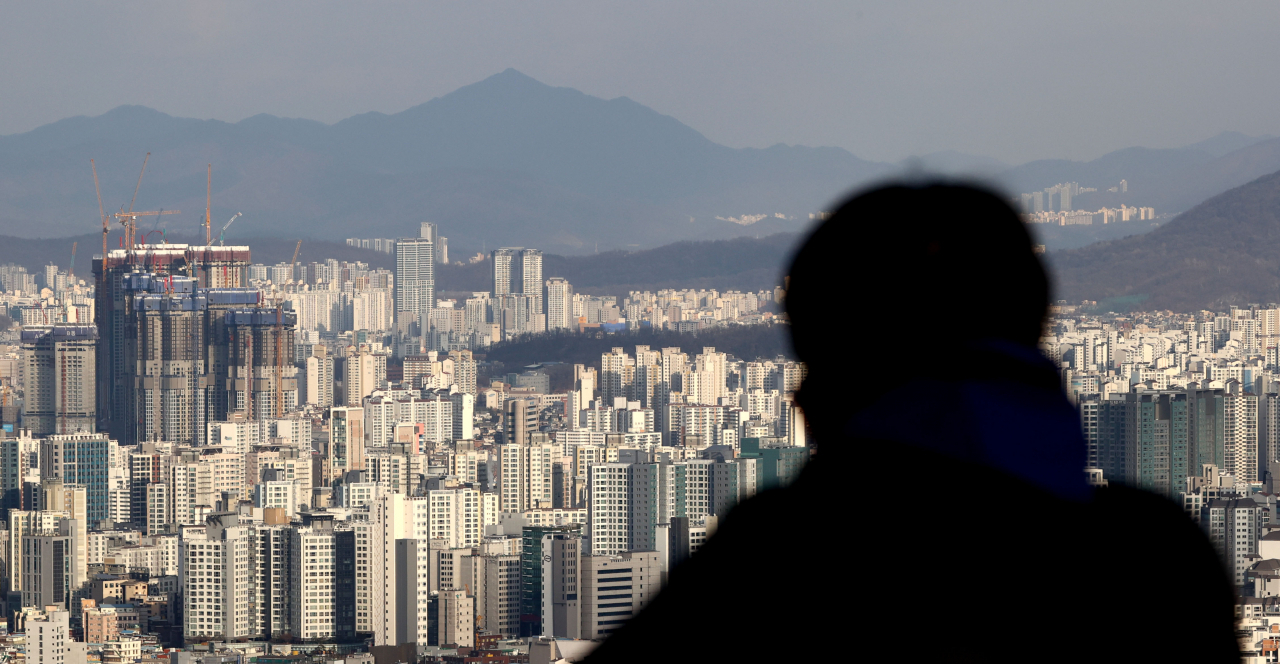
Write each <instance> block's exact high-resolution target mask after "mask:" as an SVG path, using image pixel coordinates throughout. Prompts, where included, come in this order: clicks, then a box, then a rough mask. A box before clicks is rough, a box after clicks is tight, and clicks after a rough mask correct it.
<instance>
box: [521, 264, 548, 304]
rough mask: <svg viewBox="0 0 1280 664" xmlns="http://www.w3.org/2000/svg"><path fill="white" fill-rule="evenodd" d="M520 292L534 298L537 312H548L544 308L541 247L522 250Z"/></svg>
mask: <svg viewBox="0 0 1280 664" xmlns="http://www.w3.org/2000/svg"><path fill="white" fill-rule="evenodd" d="M520 292H521V293H523V294H525V295H528V296H529V297H532V298H533V299H534V303H533V311H534V312H535V313H539V314H541V313H546V310H545V309H543V308H542V250H541V249H524V250H521V252H520Z"/></svg>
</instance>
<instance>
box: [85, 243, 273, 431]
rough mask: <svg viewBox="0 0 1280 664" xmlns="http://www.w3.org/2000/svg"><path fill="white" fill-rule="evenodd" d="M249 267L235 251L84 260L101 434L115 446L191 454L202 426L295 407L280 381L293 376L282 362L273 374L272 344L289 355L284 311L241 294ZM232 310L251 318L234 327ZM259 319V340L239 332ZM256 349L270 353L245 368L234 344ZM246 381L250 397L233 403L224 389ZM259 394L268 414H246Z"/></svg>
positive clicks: (231, 392) (196, 249)
mask: <svg viewBox="0 0 1280 664" xmlns="http://www.w3.org/2000/svg"><path fill="white" fill-rule="evenodd" d="M249 260H250V258H249V248H248V247H244V246H240V247H212V246H204V247H200V246H189V245H182V244H165V245H137V246H133V247H131V248H129V249H119V250H113V251H110V252H108V253H107V256H106V258H105V260H104V259H103V257H102V256H101V255H99V256H95V257H94V275H95V277H97V307H96V311H97V323H98V332H99V336H100V342H99V347H98V354H97V366H98V370H97V380H98V389H97V398H98V419H99V427H100V429H101V430H104V431H106V432H108V433H109V434H110V435H111V436H112V437H113V438H115V439H117V440H119V441H120V443H121V444H125V445H131V444H136V443H139V442H145V441H167V442H172V443H179V444H192V445H196V444H202V443H203V442H204V437H205V429H206V426H205V424H206V422H208V421H211V420H213V421H216V420H221V419H225V418H226V417H227V416H228V414H229V413H230V412H233V411H236V410H242V411H244V412H246V413H247V414H248V415H249V416H250V417H253V418H254V419H260V418H263V417H274V416H276V415H275V413H277V411H278V408H277V406H276V404H277V403H285V404H288V403H291V402H290V401H289V399H290V398H292V399H293V402H296V398H297V397H296V390H297V387H296V380H289V381H285V380H284V378H285V377H286V376H288V378H290V379H292V378H293V373H292V372H294V371H296V369H294V368H293V363H292V362H289V363H288V364H287V368H286V367H284V366H280V365H281V362H280V361H279V360H278V359H277V358H276V355H275V354H274V353H275V352H276V351H275V346H276V345H277V343H278V344H279V345H281V346H282V348H285V349H287V352H288V353H290V355H288V357H291V356H292V355H291V353H292V352H293V328H294V326H295V323H294V320H295V319H294V317H293V315H292V312H288V315H286V312H283V311H280V312H278V311H277V310H276V309H274V308H271V309H267V308H260V307H257V306H255V305H258V304H259V303H260V300H261V296H260V294H259V293H258V292H257V291H256V290H252V289H249V288H246V286H247V284H248V267H249ZM233 311H234V312H243V311H249V312H255V314H254V315H251V316H248V318H247V319H246V320H248V321H249V322H245V323H240V322H238V320H239V319H237V318H236V317H234V316H232V317H231V318H228V317H229V316H230V314H231V312H233ZM268 319H269V321H270V325H268V327H270V328H271V330H270V331H269V332H262V331H259V332H257V333H256V335H255V333H252V332H245V331H244V329H251V330H252V329H257V328H261V327H263V325H264V324H260V323H259V322H258V321H259V320H268ZM242 328H243V329H242ZM258 337H263V339H259V338H258ZM261 343H266V344H267V345H268V346H269V347H270V348H269V349H268V350H267V351H266V352H263V353H261V357H260V358H256V359H253V360H251V361H250V362H249V363H248V364H247V365H246V364H245V362H244V360H243V358H244V357H245V355H246V353H248V352H250V350H246V349H241V348H239V347H238V345H237V344H247V345H252V344H261ZM263 363H266V364H263ZM246 366H247V367H249V368H248V369H245V368H243V367H246ZM250 374H252V375H254V376H255V380H254V382H253V383H252V384H251V389H252V391H253V392H254V394H250V395H246V396H245V397H242V396H241V395H240V393H241V392H242V391H243V390H237V389H236V387H238V384H236V383H234V382H228V380H229V379H234V378H238V377H240V376H242V375H244V376H247V375H250ZM259 377H260V378H259ZM258 380H265V381H266V385H263V384H261V383H259V382H258ZM286 383H287V384H286ZM260 387H263V388H265V389H263V390H259V388H260ZM259 391H264V392H267V393H268V394H269V396H268V397H267V398H266V399H267V403H270V404H271V406H270V407H269V408H262V407H257V408H255V407H254V406H253V403H254V400H255V399H256V393H257V392H259ZM282 392H289V393H291V394H289V395H288V396H285V395H284V394H281V393H282Z"/></svg>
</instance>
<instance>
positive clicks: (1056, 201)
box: [1014, 180, 1156, 226]
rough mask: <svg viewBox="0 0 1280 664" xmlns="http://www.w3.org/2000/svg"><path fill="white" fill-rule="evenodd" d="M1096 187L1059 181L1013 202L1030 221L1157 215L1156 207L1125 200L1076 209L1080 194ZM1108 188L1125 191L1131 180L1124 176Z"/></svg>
mask: <svg viewBox="0 0 1280 664" xmlns="http://www.w3.org/2000/svg"><path fill="white" fill-rule="evenodd" d="M1096 191H1098V190H1097V189H1096V188H1093V187H1081V186H1080V184H1079V183H1077V182H1066V183H1059V184H1056V185H1054V186H1052V187H1047V188H1045V189H1044V190H1043V191H1034V192H1030V193H1024V194H1022V195H1021V196H1020V197H1019V198H1018V199H1015V201H1014V203H1015V205H1017V206H1018V207H1019V210H1020V212H1021V216H1022V220H1023V221H1024V222H1026V223H1028V224H1050V225H1053V226H1092V225H1094V224H1114V223H1121V222H1127V221H1145V220H1154V219H1155V218H1156V211H1155V209H1154V208H1150V207H1129V206H1127V205H1124V204H1121V205H1120V207H1118V208H1107V207H1103V208H1100V209H1098V210H1097V211H1095V212H1090V211H1088V210H1079V209H1076V208H1077V206H1076V204H1075V198H1076V197H1077V196H1079V195H1080V194H1086V193H1093V192H1096ZM1108 191H1110V192H1113V193H1116V192H1118V193H1126V192H1128V191H1129V183H1128V182H1127V181H1125V180H1121V181H1120V184H1119V186H1117V187H1112V188H1110V189H1109V190H1108Z"/></svg>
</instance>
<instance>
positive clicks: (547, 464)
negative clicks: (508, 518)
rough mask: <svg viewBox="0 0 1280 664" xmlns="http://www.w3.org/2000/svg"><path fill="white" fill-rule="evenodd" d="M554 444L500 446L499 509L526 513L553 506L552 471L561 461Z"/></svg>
mask: <svg viewBox="0 0 1280 664" xmlns="http://www.w3.org/2000/svg"><path fill="white" fill-rule="evenodd" d="M559 456H560V455H559V454H557V453H556V449H555V446H554V445H551V444H533V445H521V444H518V443H511V444H507V445H499V446H498V458H499V471H498V496H499V503H498V508H499V510H501V511H503V512H523V511H525V510H528V509H533V508H537V507H544V506H545V507H550V506H551V503H552V493H553V492H552V486H551V470H552V465H553V463H554V462H555V461H556V460H558V459H559Z"/></svg>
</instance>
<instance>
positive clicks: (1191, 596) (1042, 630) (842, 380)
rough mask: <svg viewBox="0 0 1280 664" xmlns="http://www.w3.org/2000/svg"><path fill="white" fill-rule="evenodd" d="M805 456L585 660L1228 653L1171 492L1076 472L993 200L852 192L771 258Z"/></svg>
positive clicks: (1222, 597) (1035, 295)
mask: <svg viewBox="0 0 1280 664" xmlns="http://www.w3.org/2000/svg"><path fill="white" fill-rule="evenodd" d="M790 277H791V280H790V287H789V289H788V291H787V299H786V309H787V313H788V315H789V316H790V318H791V334H792V340H793V343H794V347H795V351H796V353H797V355H798V356H799V359H801V360H803V361H804V362H805V363H806V364H807V365H808V368H809V373H808V377H807V378H806V380H805V382H804V385H803V386H802V388H801V391H800V393H799V395H798V397H797V398H798V399H799V401H800V404H801V406H802V407H803V408H804V412H805V415H806V417H807V418H808V421H809V425H810V428H811V432H812V434H813V438H814V440H815V441H816V446H817V447H816V451H815V455H814V457H813V460H812V461H811V462H810V463H809V465H808V466H807V467H806V468H805V470H804V472H803V473H802V474H801V476H800V478H799V479H798V480H797V481H796V482H795V483H794V484H792V485H791V486H790V487H788V488H785V489H778V490H773V491H768V492H765V493H762V494H760V495H759V496H757V497H756V498H753V499H751V500H748V501H746V502H744V503H742V504H741V505H739V506H738V507H736V508H735V509H734V510H733V511H732V512H731V513H730V514H729V515H728V517H727V518H726V519H724V520H723V521H722V522H721V525H720V528H719V530H718V531H717V532H716V534H715V535H714V536H713V537H712V538H711V539H710V540H709V541H708V542H707V543H706V544H705V545H704V547H703V548H702V549H701V550H700V551H698V552H697V553H696V554H695V555H693V556H692V557H691V558H690V559H689V560H688V561H686V562H685V563H683V564H682V565H681V566H680V567H678V568H676V569H674V570H673V571H672V573H671V575H670V583H669V585H668V586H667V587H666V588H665V589H664V590H663V591H662V592H661V593H660V594H659V595H658V597H657V598H656V599H655V600H654V601H653V602H652V603H651V604H650V605H649V606H648V607H647V608H645V609H644V610H643V611H642V612H641V613H640V614H639V615H638V616H636V617H635V618H634V619H633V620H631V621H630V622H628V623H627V624H626V625H625V626H623V627H622V629H620V630H619V631H618V632H617V633H615V634H614V635H613V636H612V637H611V638H609V639H608V640H607V641H605V643H604V644H603V645H601V646H600V648H599V649H597V650H596V652H595V653H594V654H593V655H592V656H591V658H590V662H592V664H596V663H598V662H677V661H717V662H719V661H723V662H741V661H769V662H788V661H811V660H823V661H827V660H828V659H830V660H831V661H835V660H840V661H850V660H853V659H855V658H857V659H861V660H863V661H887V662H898V661H908V662H956V661H959V662H978V661H982V662H991V661H997V662H1097V661H1130V662H1132V661H1161V662H1169V661H1187V662H1228V661H1233V660H1236V659H1238V651H1237V646H1236V643H1235V638H1234V631H1233V630H1234V626H1233V615H1232V614H1233V609H1234V598H1233V594H1232V589H1231V586H1230V582H1229V580H1228V579H1227V576H1226V574H1225V570H1224V569H1223V567H1222V565H1221V563H1220V562H1219V560H1218V558H1217V556H1216V554H1215V552H1214V550H1213V548H1212V547H1211V545H1210V543H1209V541H1208V539H1207V538H1206V537H1205V536H1204V534H1203V533H1201V531H1200V530H1199V528H1198V527H1197V526H1196V525H1195V524H1194V523H1192V521H1191V520H1190V519H1189V518H1188V517H1187V516H1186V515H1184V514H1183V512H1182V511H1181V509H1180V508H1179V507H1178V506H1176V505H1175V504H1174V503H1173V502H1171V501H1168V500H1166V499H1164V498H1161V497H1158V496H1155V495H1154V494H1148V493H1145V492H1141V491H1138V490H1135V489H1129V488H1125V487H1121V486H1115V485H1112V486H1110V487H1108V488H1104V489H1094V488H1092V487H1090V486H1089V485H1088V484H1087V482H1086V478H1085V474H1084V472H1083V468H1084V466H1085V461H1086V457H1085V444H1084V440H1083V437H1082V435H1081V433H1080V425H1079V418H1078V415H1077V414H1076V411H1075V410H1074V409H1073V407H1072V406H1071V404H1070V403H1069V402H1068V401H1067V399H1066V397H1065V395H1064V394H1063V392H1062V388H1061V384H1060V378H1059V375H1058V373H1057V371H1056V370H1055V367H1054V366H1053V365H1052V363H1050V362H1049V361H1048V360H1047V359H1045V358H1044V356H1043V355H1041V354H1040V353H1039V351H1038V350H1037V348H1036V343H1037V341H1038V339H1039V336H1040V334H1041V329H1042V325H1043V320H1044V317H1045V314H1046V307H1047V305H1048V299H1049V287H1048V279H1047V278H1046V275H1045V271H1044V268H1043V267H1042V266H1041V264H1040V262H1039V260H1037V258H1036V257H1035V255H1034V254H1033V252H1032V245H1031V240H1030V237H1029V235H1028V233H1027V231H1026V229H1025V227H1024V226H1023V224H1022V223H1021V222H1020V221H1019V220H1018V218H1017V216H1016V215H1015V214H1014V212H1013V210H1012V209H1010V208H1009V206H1008V205H1006V204H1005V203H1004V202H1002V201H1001V200H1000V199H999V198H997V197H996V196H994V195H992V194H990V193H987V192H984V191H981V190H978V189H973V188H969V187H960V186H948V185H930V186H919V187H911V186H894V187H886V188H882V189H877V190H874V191H871V192H868V193H865V194H862V195H860V196H857V197H855V198H853V199H852V200H850V201H848V202H847V203H845V204H844V205H843V206H841V207H840V208H839V210H837V211H836V212H835V214H834V215H832V217H831V218H830V219H829V220H828V221H826V222H825V223H824V224H823V225H822V226H821V227H820V228H818V229H817V230H816V231H815V232H814V233H813V235H812V236H811V237H810V238H809V239H808V241H807V242H806V243H805V244H804V246H803V248H801V249H800V251H799V252H798V254H797V255H796V257H795V259H794V262H793V264H792V266H791V270H790Z"/></svg>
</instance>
